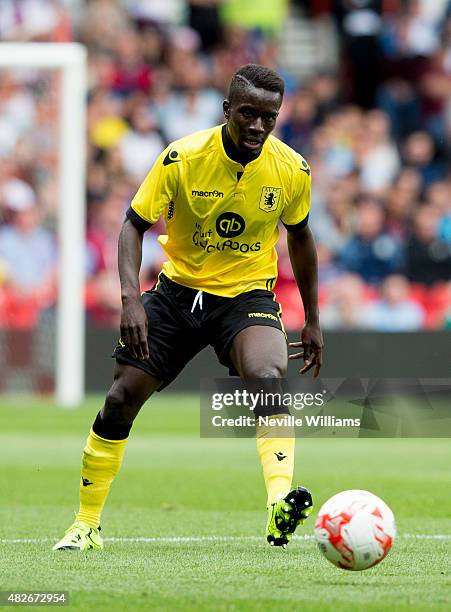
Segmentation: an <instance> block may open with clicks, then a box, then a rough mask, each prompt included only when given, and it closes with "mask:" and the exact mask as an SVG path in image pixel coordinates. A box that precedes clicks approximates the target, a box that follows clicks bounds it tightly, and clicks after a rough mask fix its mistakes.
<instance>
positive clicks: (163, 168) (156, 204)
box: [131, 145, 183, 224]
mask: <svg viewBox="0 0 451 612" xmlns="http://www.w3.org/2000/svg"><path fill="white" fill-rule="evenodd" d="M182 163H183V162H182V157H181V154H180V151H179V149H178V148H177V147H176V146H174V145H170V146H169V147H168V148H167V149H165V150H164V151H163V153H161V155H160V156H159V157H158V159H157V160H156V162H155V163H154V165H153V166H152V168H151V170H150V172H149V174H148V175H147V176H146V178H145V179H144V181H143V182H142V183H141V186H140V188H139V189H138V191H137V192H136V195H135V197H134V198H133V200H132V202H131V208H132V209H133V210H134V211H135V212H136V213H137V214H138V215H139V216H140V217H141V218H142V219H144V220H145V221H148V222H149V223H151V224H154V223H156V222H157V221H158V219H159V218H160V215H161V213H162V212H163V210H164V209H165V208H166V206H168V204H169V202H171V201H173V200H174V199H175V197H176V196H177V192H178V187H179V180H180V172H181V165H182Z"/></svg>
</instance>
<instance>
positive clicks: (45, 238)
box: [0, 179, 56, 297]
mask: <svg viewBox="0 0 451 612" xmlns="http://www.w3.org/2000/svg"><path fill="white" fill-rule="evenodd" d="M1 197H2V200H3V206H4V207H5V208H6V209H7V211H8V212H9V214H10V222H9V223H6V224H4V225H3V226H1V227H0V261H1V262H2V268H3V270H4V276H5V282H6V284H7V286H8V288H9V289H10V290H11V291H12V292H13V293H14V294H16V295H18V296H22V297H25V296H27V295H30V296H31V295H34V294H35V293H36V292H42V291H46V290H49V289H50V288H51V286H53V283H54V281H55V270H56V248H55V240H54V237H53V235H52V233H51V232H50V231H49V230H47V229H46V228H44V227H42V226H41V224H40V222H41V217H40V211H39V209H38V206H37V203H36V196H35V194H34V192H33V190H32V189H31V187H30V186H29V185H28V184H27V183H24V182H23V181H21V180H19V179H10V180H9V181H8V182H7V183H6V184H4V185H3V188H2V193H1Z"/></svg>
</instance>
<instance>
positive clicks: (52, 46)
mask: <svg viewBox="0 0 451 612" xmlns="http://www.w3.org/2000/svg"><path fill="white" fill-rule="evenodd" d="M86 57H87V54H86V49H85V47H84V46H83V45H80V44H78V43H0V69H2V68H3V69H13V68H39V69H45V68H47V69H58V70H60V71H61V75H62V78H61V112H60V123H59V202H58V241H59V272H58V274H59V282H58V303H57V323H56V337H57V339H56V347H57V348H56V364H55V372H56V400H57V402H58V404H60V405H62V406H67V407H69V406H76V405H77V404H79V403H80V402H81V400H82V399H83V396H84V350H85V307H84V276H85V225H86V202H85V164H86V110H85V105H86Z"/></svg>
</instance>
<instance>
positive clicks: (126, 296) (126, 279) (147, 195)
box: [118, 145, 181, 359]
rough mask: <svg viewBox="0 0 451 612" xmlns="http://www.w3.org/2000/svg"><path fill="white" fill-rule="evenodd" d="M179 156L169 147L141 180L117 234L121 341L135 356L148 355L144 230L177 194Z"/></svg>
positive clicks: (154, 221)
mask: <svg viewBox="0 0 451 612" xmlns="http://www.w3.org/2000/svg"><path fill="white" fill-rule="evenodd" d="M180 167H181V157H180V156H179V153H178V151H177V150H175V149H174V146H173V145H171V146H169V147H168V148H167V149H166V150H165V151H163V153H162V154H161V155H160V157H159V158H158V159H157V161H156V162H155V164H154V165H153V167H152V169H151V170H150V172H149V174H148V175H147V176H146V178H145V179H144V181H143V183H142V185H141V186H140V188H139V189H138V192H137V193H136V195H135V197H134V198H133V200H132V203H131V206H130V208H129V209H128V211H127V218H126V219H125V221H124V224H123V226H122V230H121V233H120V236H119V249H118V267H119V278H120V281H121V299H122V314H121V340H122V342H123V343H124V344H125V345H126V346H127V348H128V349H129V351H130V353H131V354H132V355H133V356H134V357H137V358H138V359H148V358H149V347H148V343H147V325H148V323H147V316H146V313H145V311H144V307H143V305H142V301H141V289H140V285H139V270H140V268H141V261H142V242H143V236H144V232H145V231H146V230H147V229H149V227H150V226H151V225H152V224H153V223H156V221H158V219H159V217H160V215H161V213H162V211H163V210H164V209H165V208H166V206H168V204H169V202H171V200H174V198H175V197H176V194H177V189H178V182H179V174H180Z"/></svg>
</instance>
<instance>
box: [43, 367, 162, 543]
mask: <svg viewBox="0 0 451 612" xmlns="http://www.w3.org/2000/svg"><path fill="white" fill-rule="evenodd" d="M160 384H161V383H160V381H159V380H157V379H156V378H155V377H153V376H151V375H150V374H148V373H147V372H145V371H143V370H141V369H138V368H135V367H133V366H131V365H125V364H121V363H116V366H115V370H114V381H113V384H112V386H111V388H110V390H109V391H108V393H107V396H106V398H105V404H104V406H103V408H102V409H101V411H100V412H99V413H98V415H97V417H96V419H95V421H94V424H93V426H92V428H91V431H90V432H89V435H88V439H87V441H86V446H85V448H84V450H83V458H82V470H81V479H80V508H79V511H78V513H77V515H76V518H75V522H74V524H73V525H72V526H71V527H70V528H69V529H68V530H67V532H66V534H65V536H64V538H63V539H62V540H61V541H60V542H58V543H57V544H56V545H55V546H54V550H87V549H99V548H102V539H101V537H100V534H99V526H100V516H101V512H102V509H103V506H104V504H105V501H106V498H107V496H108V492H109V490H110V486H111V483H112V482H113V479H114V477H115V476H116V474H117V473H118V471H119V469H120V467H121V464H122V459H123V456H124V452H125V447H126V444H127V440H128V435H129V433H130V429H131V427H132V425H133V421H134V419H135V417H136V415H137V414H138V412H139V410H140V408H141V406H142V405H143V404H144V402H145V401H146V400H147V399H148V398H149V397H150V396H151V395H152V393H153V392H154V391H155V390H156V389H157V388H158V387H159V386H160Z"/></svg>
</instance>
